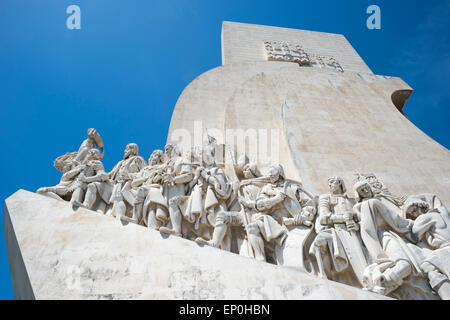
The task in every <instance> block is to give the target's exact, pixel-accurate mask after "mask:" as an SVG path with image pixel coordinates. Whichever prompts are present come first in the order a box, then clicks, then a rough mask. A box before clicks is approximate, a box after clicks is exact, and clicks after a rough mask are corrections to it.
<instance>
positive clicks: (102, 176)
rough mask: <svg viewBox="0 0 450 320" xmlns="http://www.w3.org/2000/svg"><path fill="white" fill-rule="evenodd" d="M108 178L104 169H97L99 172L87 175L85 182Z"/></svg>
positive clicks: (100, 180)
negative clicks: (90, 175)
mask: <svg viewBox="0 0 450 320" xmlns="http://www.w3.org/2000/svg"><path fill="white" fill-rule="evenodd" d="M107 180H108V174H107V173H106V172H105V171H104V170H99V171H97V174H96V175H95V176H92V177H86V178H85V182H86V183H91V182H102V181H107Z"/></svg>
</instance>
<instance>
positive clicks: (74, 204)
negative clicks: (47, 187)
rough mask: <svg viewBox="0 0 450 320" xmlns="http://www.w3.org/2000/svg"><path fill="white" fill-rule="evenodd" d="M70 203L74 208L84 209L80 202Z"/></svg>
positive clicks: (73, 201)
mask: <svg viewBox="0 0 450 320" xmlns="http://www.w3.org/2000/svg"><path fill="white" fill-rule="evenodd" d="M70 203H71V204H72V206H75V207H80V208H84V206H83V204H82V203H81V202H80V201H78V200H72V201H70Z"/></svg>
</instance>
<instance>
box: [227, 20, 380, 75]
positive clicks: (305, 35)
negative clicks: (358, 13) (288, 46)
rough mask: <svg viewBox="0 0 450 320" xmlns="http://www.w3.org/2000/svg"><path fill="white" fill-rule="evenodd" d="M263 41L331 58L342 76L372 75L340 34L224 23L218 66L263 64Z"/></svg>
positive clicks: (264, 58)
mask: <svg viewBox="0 0 450 320" xmlns="http://www.w3.org/2000/svg"><path fill="white" fill-rule="evenodd" d="M264 41H283V42H288V43H292V44H299V45H301V46H302V47H303V49H304V50H305V51H306V52H307V53H308V54H314V55H321V56H329V57H333V58H335V59H336V60H337V61H338V62H339V64H340V65H341V66H342V68H343V69H344V71H345V72H360V73H372V71H371V70H370V69H369V67H368V66H367V65H366V64H365V62H364V61H363V60H362V59H361V57H360V56H359V55H358V53H357V52H356V51H355V49H353V47H352V46H351V44H350V43H349V42H348V41H347V39H346V38H345V37H344V36H343V35H341V34H335V33H326V32H317V31H307V30H297V29H289V28H280V27H271V26H262V25H256V24H248V23H238V22H230V21H224V22H223V23H222V65H228V64H231V63H236V62H257V61H265V60H266V57H265V53H264V46H263V42H264Z"/></svg>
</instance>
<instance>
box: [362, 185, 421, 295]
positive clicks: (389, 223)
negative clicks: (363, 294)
mask: <svg viewBox="0 0 450 320" xmlns="http://www.w3.org/2000/svg"><path fill="white" fill-rule="evenodd" d="M354 189H355V194H356V197H357V200H358V203H357V204H356V205H355V211H356V212H357V215H358V217H359V219H360V221H361V222H360V226H361V239H362V241H363V243H364V246H365V248H366V249H367V252H368V257H369V263H370V264H369V265H368V266H367V267H366V269H365V270H364V277H363V278H364V280H363V283H364V287H365V288H366V289H369V290H371V291H374V292H377V293H380V294H384V295H388V294H390V293H391V292H393V291H394V290H396V289H397V288H399V287H400V286H401V285H402V284H403V283H404V281H408V279H409V278H408V277H410V276H418V277H419V278H421V277H423V276H422V272H421V270H420V267H419V262H420V256H418V255H417V253H416V251H417V250H416V248H415V247H414V245H413V244H412V240H411V239H412V237H411V229H412V225H413V221H412V220H410V219H405V218H403V217H402V216H401V215H399V214H398V213H397V212H396V211H397V210H396V211H394V210H391V209H390V208H389V207H388V206H387V205H385V204H384V202H383V200H382V199H381V200H380V198H379V196H376V195H375V194H374V193H373V192H372V188H371V186H370V185H369V184H368V183H367V182H362V181H360V182H357V183H356V184H355V186H354ZM407 278H408V279H407Z"/></svg>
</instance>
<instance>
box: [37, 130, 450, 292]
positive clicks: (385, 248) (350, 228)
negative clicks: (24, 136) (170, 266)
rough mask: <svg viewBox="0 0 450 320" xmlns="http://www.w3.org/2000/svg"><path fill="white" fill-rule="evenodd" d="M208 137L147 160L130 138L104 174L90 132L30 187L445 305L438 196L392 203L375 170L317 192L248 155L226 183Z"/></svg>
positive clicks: (444, 240) (449, 285) (445, 228)
mask: <svg viewBox="0 0 450 320" xmlns="http://www.w3.org/2000/svg"><path fill="white" fill-rule="evenodd" d="M208 139H209V141H208V145H207V146H206V147H204V148H201V149H199V148H193V149H192V150H189V151H185V152H184V153H181V152H180V151H179V150H178V148H177V146H176V145H174V144H168V145H166V146H165V150H164V151H162V150H155V151H153V152H152V154H151V156H150V159H149V160H148V164H147V162H146V161H145V160H144V159H143V158H142V157H141V156H140V155H139V150H138V146H137V145H136V144H135V143H129V144H128V145H127V146H126V149H125V152H124V157H123V160H121V161H119V162H118V163H117V165H116V166H115V167H114V168H113V169H112V170H111V171H110V172H108V173H107V172H105V169H104V167H103V164H102V162H101V159H102V157H103V155H104V148H103V147H104V146H103V141H102V139H101V137H100V135H99V134H98V132H97V131H96V130H95V129H89V130H88V138H87V139H86V140H85V141H84V142H83V143H82V144H81V146H80V148H79V150H78V151H77V152H72V153H66V154H65V155H63V156H60V157H58V158H57V159H56V160H55V163H54V165H55V167H56V168H57V169H58V170H60V171H62V173H63V175H62V177H61V180H60V182H59V183H58V184H57V185H56V186H54V187H44V188H40V189H39V190H38V191H37V192H38V193H40V194H43V195H46V196H50V197H53V198H56V199H59V200H65V201H70V202H71V203H72V205H73V206H75V207H85V208H88V209H91V210H94V211H97V212H100V213H104V214H106V215H110V216H113V217H115V218H117V219H118V220H120V221H122V223H123V221H128V222H132V223H137V224H140V225H143V226H145V227H148V228H151V229H154V230H159V231H160V232H161V233H163V234H170V235H173V236H179V237H183V238H186V239H190V240H193V241H195V242H197V243H198V244H199V245H200V246H204V245H208V246H212V247H216V248H220V249H223V250H227V251H231V252H234V253H237V254H241V255H246V256H249V257H253V258H255V259H257V260H260V261H266V262H269V263H273V264H278V265H283V266H290V267H294V268H298V269H300V270H302V271H304V272H308V273H310V274H314V275H316V276H319V277H321V278H325V279H329V280H334V281H338V282H341V283H345V284H348V285H352V286H356V287H359V288H362V289H364V290H370V291H373V292H376V293H379V294H382V295H387V296H390V297H394V298H398V299H439V298H441V299H450V282H449V275H450V214H449V211H448V209H447V208H446V206H445V205H444V204H443V203H442V202H441V201H440V199H439V198H438V197H437V196H436V195H433V194H416V195H411V196H409V197H398V196H395V195H393V194H392V193H390V192H389V190H388V188H387V187H386V186H385V185H384V184H383V183H382V182H381V181H380V180H379V179H378V178H377V177H376V176H375V175H374V174H357V175H356V179H355V180H356V181H355V183H354V185H353V194H354V196H353V197H352V196H351V195H349V194H350V192H348V191H347V188H346V185H345V183H344V180H343V179H342V178H341V177H339V176H333V177H330V178H328V181H324V183H327V184H328V188H329V193H327V194H322V195H319V196H316V195H313V194H311V193H310V192H308V191H307V190H306V189H305V187H304V186H303V184H302V183H301V182H300V181H295V180H292V179H289V178H287V177H286V176H285V174H284V170H283V167H282V166H281V165H274V166H271V167H269V168H268V170H267V173H265V174H262V173H261V172H260V170H259V169H258V167H257V166H256V165H255V164H253V163H251V162H249V161H248V159H246V157H245V156H244V157H243V158H242V157H241V158H240V160H239V161H234V163H233V167H234V171H235V176H236V178H237V180H236V179H234V181H232V179H230V177H229V176H228V175H227V174H226V173H225V170H224V167H223V165H221V164H220V163H219V164H218V163H216V161H215V159H216V157H215V152H216V150H217V146H218V144H217V142H216V141H215V139H214V138H213V137H210V136H208ZM242 159H244V160H242Z"/></svg>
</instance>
